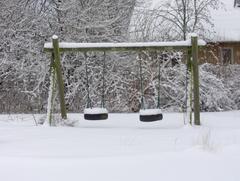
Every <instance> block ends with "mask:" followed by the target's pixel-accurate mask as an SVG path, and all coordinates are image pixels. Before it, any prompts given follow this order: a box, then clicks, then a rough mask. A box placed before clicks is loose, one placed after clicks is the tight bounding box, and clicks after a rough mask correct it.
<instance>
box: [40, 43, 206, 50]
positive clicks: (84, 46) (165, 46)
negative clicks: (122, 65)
mask: <svg viewBox="0 0 240 181" xmlns="http://www.w3.org/2000/svg"><path fill="white" fill-rule="evenodd" d="M199 43H200V45H202V46H204V45H205V44H206V43H205V42H204V41H202V40H199ZM191 46H192V45H191V42H190V43H189V41H180V42H145V43H64V42H62V43H60V44H59V50H60V51H61V52H65V51H82V52H84V51H85V52H86V51H101V52H103V51H105V52H106V51H153V50H169V51H171V50H181V49H186V48H191ZM44 51H46V52H51V51H53V45H52V43H45V44H44Z"/></svg>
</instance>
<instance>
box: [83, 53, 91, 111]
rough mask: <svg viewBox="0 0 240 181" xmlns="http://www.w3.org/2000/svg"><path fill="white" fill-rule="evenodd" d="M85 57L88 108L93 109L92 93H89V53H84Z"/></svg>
mask: <svg viewBox="0 0 240 181" xmlns="http://www.w3.org/2000/svg"><path fill="white" fill-rule="evenodd" d="M84 57H85V72H86V86H87V108H92V101H91V99H90V91H89V81H88V64H87V62H88V56H87V53H86V52H84Z"/></svg>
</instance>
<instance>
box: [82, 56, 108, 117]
mask: <svg viewBox="0 0 240 181" xmlns="http://www.w3.org/2000/svg"><path fill="white" fill-rule="evenodd" d="M86 57H87V55H86V54H85V61H86V62H85V71H86V86H87V105H86V108H85V109H84V119H85V120H106V119H108V111H107V109H106V108H105V97H104V94H105V77H104V74H105V66H106V65H105V58H106V55H105V52H104V58H103V67H102V96H101V107H95V108H93V107H92V101H91V98H90V91H89V80H88V58H86Z"/></svg>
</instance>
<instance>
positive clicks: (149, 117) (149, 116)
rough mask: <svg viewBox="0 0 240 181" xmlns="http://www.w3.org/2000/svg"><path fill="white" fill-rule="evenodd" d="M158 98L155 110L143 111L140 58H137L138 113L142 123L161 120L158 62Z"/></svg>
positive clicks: (159, 70)
mask: <svg viewBox="0 0 240 181" xmlns="http://www.w3.org/2000/svg"><path fill="white" fill-rule="evenodd" d="M158 63H159V65H158V98H157V102H158V103H157V108H156V109H145V105H144V91H143V75H142V58H141V56H140V58H139V68H140V72H139V73H140V88H141V109H140V111H139V115H140V121H142V122H154V121H160V120H162V119H163V115H162V110H161V109H160V80H161V79H160V78H161V77H160V76H161V69H160V68H161V67H160V61H158Z"/></svg>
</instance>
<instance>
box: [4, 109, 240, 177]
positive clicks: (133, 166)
mask: <svg viewBox="0 0 240 181" xmlns="http://www.w3.org/2000/svg"><path fill="white" fill-rule="evenodd" d="M69 116H70V117H71V118H73V119H76V118H79V124H78V126H77V127H45V126H35V123H34V119H33V117H32V115H1V116H0V180H2V181H9V180H11V181H15V180H21V181H48V180H49V181H66V180H69V181H75V180H76V181H80V180H83V181H95V180H99V181H160V180H163V181H239V180H240V172H239V169H240V164H239V163H240V111H234V112H224V113H203V114H202V123H203V125H202V126H201V127H190V126H184V125H183V114H179V113H166V114H164V119H163V121H161V122H155V123H141V122H139V121H138V115H137V114H110V115H109V119H108V120H104V121H100V122H96V121H85V120H83V115H79V114H71V115H69Z"/></svg>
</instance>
